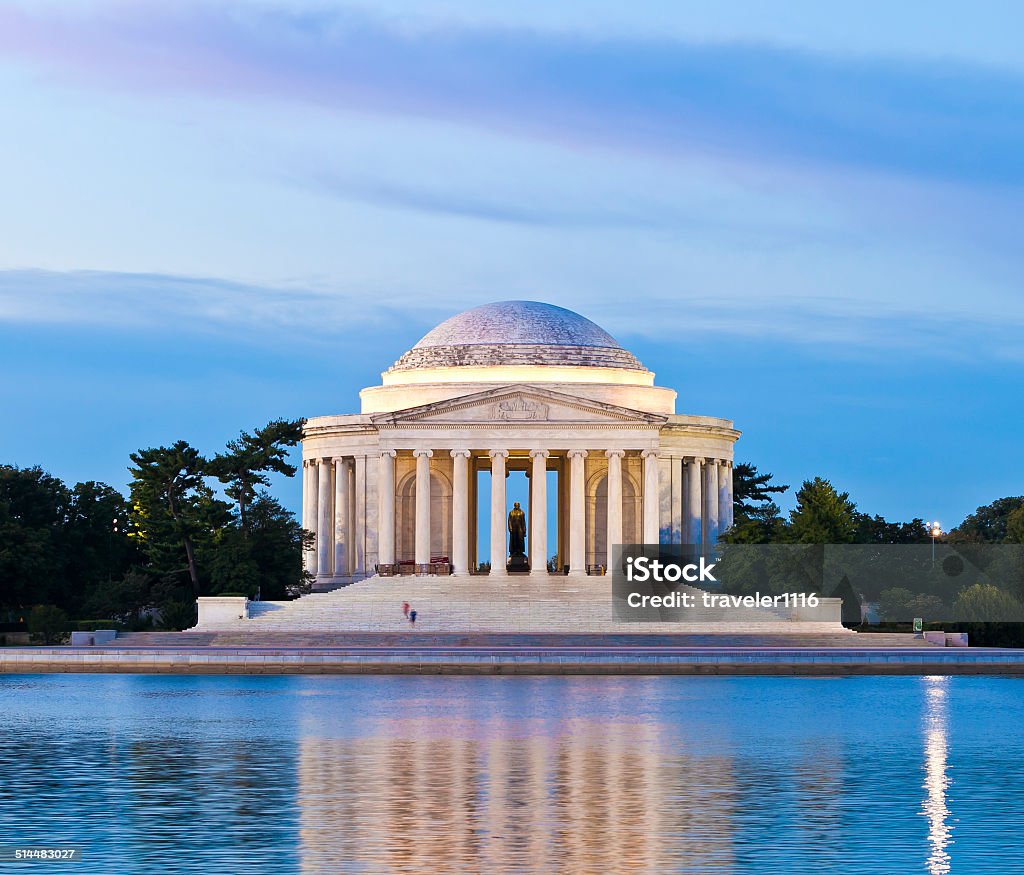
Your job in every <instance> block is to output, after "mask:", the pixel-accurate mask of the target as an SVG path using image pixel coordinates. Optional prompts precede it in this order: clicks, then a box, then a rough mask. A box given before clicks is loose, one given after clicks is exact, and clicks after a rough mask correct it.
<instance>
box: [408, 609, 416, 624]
mask: <svg viewBox="0 0 1024 875" xmlns="http://www.w3.org/2000/svg"><path fill="white" fill-rule="evenodd" d="M409 623H410V624H411V625H413V626H415V625H416V612H415V611H409Z"/></svg>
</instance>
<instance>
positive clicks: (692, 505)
mask: <svg viewBox="0 0 1024 875" xmlns="http://www.w3.org/2000/svg"><path fill="white" fill-rule="evenodd" d="M703 464H704V459H703V458H702V457H701V456H693V457H692V458H690V459H689V460H687V462H686V533H685V537H686V543H687V544H690V545H691V546H694V545H696V544H699V543H700V542H701V508H702V506H703V504H702V502H701V492H702V489H701V471H700V466H701V465H703Z"/></svg>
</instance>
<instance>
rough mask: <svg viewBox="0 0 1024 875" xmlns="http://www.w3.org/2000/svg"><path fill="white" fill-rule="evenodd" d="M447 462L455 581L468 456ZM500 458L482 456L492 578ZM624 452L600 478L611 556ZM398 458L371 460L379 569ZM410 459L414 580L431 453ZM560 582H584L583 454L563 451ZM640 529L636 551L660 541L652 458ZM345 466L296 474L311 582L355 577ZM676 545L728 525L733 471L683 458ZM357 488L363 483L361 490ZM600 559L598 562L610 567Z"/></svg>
mask: <svg viewBox="0 0 1024 875" xmlns="http://www.w3.org/2000/svg"><path fill="white" fill-rule="evenodd" d="M449 453H450V455H451V457H452V460H453V466H454V471H453V475H454V476H453V492H452V556H451V557H450V559H451V563H452V569H453V573H454V574H456V575H466V574H469V459H470V451H469V450H468V449H453V450H450V451H449ZM508 455H509V451H508V450H506V449H494V450H490V451H489V452H488V456H489V458H490V460H491V544H490V560H491V570H492V573H496V574H501V573H504V570H505V563H506V559H507V553H506V522H507V517H506V513H507V508H506V495H505V477H506V459H507V458H508ZM550 455H551V454H550V452H549V451H548V450H543V449H535V450H531V451H530V460H531V480H532V484H533V485H532V489H531V507H530V513H529V521H530V532H529V544H528V546H529V552H530V573H531V574H534V575H542V574H546V573H547V532H548V521H547V506H548V504H547V477H546V472H547V459H548V458H549V456H550ZM625 455H626V453H625V450H621V449H609V450H605V452H604V456H605V458H606V459H607V461H608V474H607V478H608V479H607V502H608V506H607V515H606V518H607V531H606V541H605V543H606V545H607V547H608V549H609V550H610V549H611V547H612V546H613V545H615V544H621V543H622V537H623V533H622V459H623V457H624V456H625ZM396 456H397V451H395V450H384V451H383V452H382V453H381V455H380V460H379V469H378V471H377V472H376V474H377V482H378V489H377V495H378V502H377V508H378V513H379V518H378V526H377V537H378V561H379V562H380V563H381V564H383V565H393V564H395V458H396ZM413 456H414V458H415V459H416V504H415V522H414V525H415V559H414V562H415V564H416V566H417V572H418V573H426V571H427V568H428V566H429V564H430V560H431V544H430V531H431V525H430V524H431V520H430V460H431V458H433V456H434V451H433V450H428V449H417V450H414V451H413ZM567 456H568V459H569V517H568V523H569V525H568V528H569V538H568V540H569V573H570V574H571V575H583V574H586V510H585V508H586V489H585V482H584V477H585V472H584V464H585V459H586V458H587V456H588V452H587V450H569V452H568V453H567ZM641 457H642V458H643V489H642V496H643V500H642V526H641V535H642V540H643V543H645V544H656V543H658V542H659V540H660V490H659V473H658V453H657V451H656V450H644V451H643V452H642V453H641ZM354 461H355V460H353V459H352V458H350V457H336V458H331V457H325V458H321V459H317V460H310V461H309V462H307V464H306V465H305V469H304V471H305V473H304V476H305V478H306V479H305V483H304V500H305V504H304V507H303V527H304V528H306V529H311V530H313V531H315V532H316V536H317V537H316V548H315V550H312V551H307V553H306V569H307V571H310V572H311V573H315V574H316V575H317V576H318V577H330V576H334V577H347V576H350V575H356V576H359V575H361V574H362V573H363V571H364V569H363V568H362V550H358V551H354V552H355V553H356V555H349V554H350V547H351V546H354V545H355V544H357V543H358V538H356V537H355V536H354V532H353V529H354V524H355V522H356V521H355V520H354V519H353V516H358V514H353V507H352V504H353V502H352V493H353V487H354V479H355V477H356V476H357V475H356V471H355V465H354ZM684 461H685V471H686V474H685V476H686V493H685V495H686V500H685V514H684V515H685V524H684V532H683V536H684V541H685V542H686V543H688V544H701V543H703V544H713V543H715V541H716V540H717V539H718V535H719V533H720V532H722V531H725V530H726V529H728V528H729V527H730V526H731V525H732V470H731V463H730V462H728V461H725V460H717V459H705V458H703V457H700V456H697V457H687V458H686V459H685V460H684ZM364 487H365V484H364ZM610 559H611V557H610V556H608V557H607V559H606V561H610Z"/></svg>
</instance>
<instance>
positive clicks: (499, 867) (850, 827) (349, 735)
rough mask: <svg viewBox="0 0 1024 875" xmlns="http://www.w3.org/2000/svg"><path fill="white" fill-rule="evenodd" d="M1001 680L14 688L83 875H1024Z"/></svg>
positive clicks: (10, 682) (51, 810) (7, 742)
mask: <svg viewBox="0 0 1024 875" xmlns="http://www.w3.org/2000/svg"><path fill="white" fill-rule="evenodd" d="M1022 741H1024V685H1022V681H1021V680H1017V679H1010V678H829V679H810V678H806V679H805V678H473V677H464V678H463V677H448V678H443V677H431V678H416V677H370V676H367V677H353V678H340V677H160V676H132V675H125V676H118V675H111V676H107V675H91V676H89V675H86V676H69V675H35V676H28V675H22V676H2V675H0V845H8V846H10V845H13V844H16V843H26V844H41V843H42V844H46V843H49V844H53V843H69V844H75V845H79V846H81V847H82V848H83V849H84V860H83V862H82V863H80V864H77V865H76V864H62V863H48V864H43V863H35V864H30V865H28V866H21V864H3V863H0V871H19V866H21V870H23V871H36V872H38V871H43V870H45V871H74V872H79V873H81V872H103V873H107V872H189V873H192V872H195V873H213V872H229V873H231V872H238V873H241V872H245V873H250V872H251V873H263V872H265V873H292V872H295V873H298V872H310V873H312V872H327V873H336V872H337V873H340V872H370V873H377V872H416V873H431V875H433V873H444V872H486V873H500V872H545V873H547V872H598V873H603V872H673V871H674V872H687V873H690V872H694V873H701V872H716V873H718V872H720V873H727V872H737V873H802V872H812V871H813V872H818V873H854V872H878V873H886V875H892V873H908V872H923V873H947V872H950V873H975V872H977V873H1015V872H1021V873H1024V852H1022V850H1021V848H1020V846H1019V843H1020V835H1021V828H1022V826H1024V752H1022V744H1021V743H1022Z"/></svg>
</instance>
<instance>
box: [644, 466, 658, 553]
mask: <svg viewBox="0 0 1024 875" xmlns="http://www.w3.org/2000/svg"><path fill="white" fill-rule="evenodd" d="M640 455H641V456H642V457H643V460H644V524H643V542H644V543H645V544H657V543H659V541H660V538H661V525H660V517H661V513H660V511H661V491H660V488H659V484H658V451H657V450H644V451H643V452H642V453H641V454H640Z"/></svg>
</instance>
